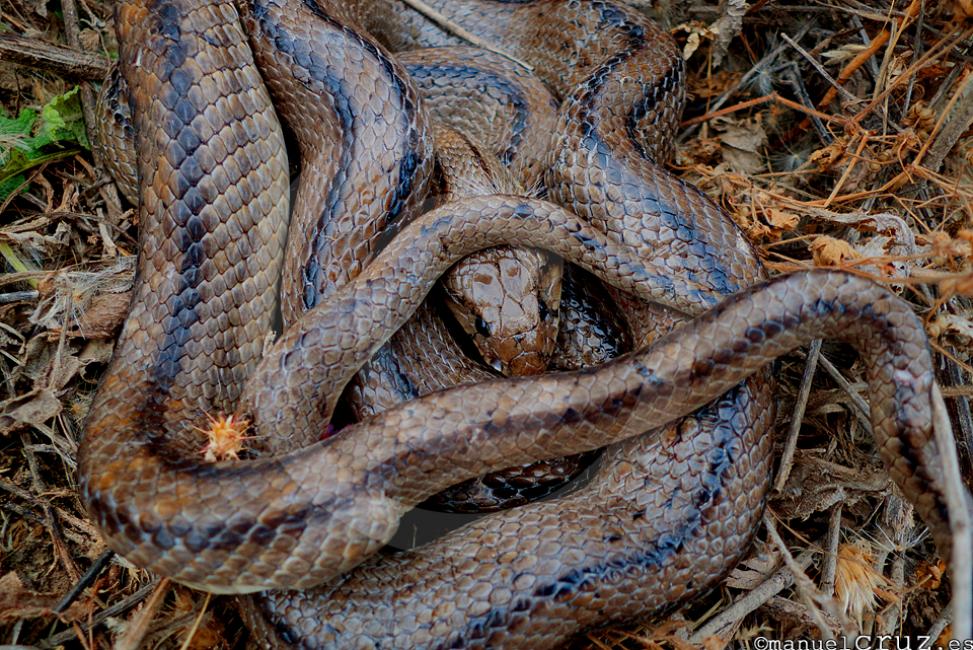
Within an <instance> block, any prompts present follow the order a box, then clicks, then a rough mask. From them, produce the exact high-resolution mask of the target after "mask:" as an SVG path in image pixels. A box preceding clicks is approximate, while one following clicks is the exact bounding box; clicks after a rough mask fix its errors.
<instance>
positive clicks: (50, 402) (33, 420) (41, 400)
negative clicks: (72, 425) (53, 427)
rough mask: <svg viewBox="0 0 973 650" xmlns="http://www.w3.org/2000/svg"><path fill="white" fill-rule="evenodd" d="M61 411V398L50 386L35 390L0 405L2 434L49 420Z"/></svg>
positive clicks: (0, 430)
mask: <svg viewBox="0 0 973 650" xmlns="http://www.w3.org/2000/svg"><path fill="white" fill-rule="evenodd" d="M60 413H61V400H59V399H58V398H57V395H55V394H54V391H52V390H50V389H48V388H41V389H38V390H33V391H31V392H29V393H26V394H25V395H20V396H18V397H14V398H13V399H10V400H7V401H6V402H4V403H3V404H2V405H0V435H7V434H9V433H12V432H13V431H17V430H18V429H21V428H23V427H25V426H32V425H35V424H41V423H43V422H47V421H48V420H51V419H52V418H54V417H57V415H58V414H60Z"/></svg>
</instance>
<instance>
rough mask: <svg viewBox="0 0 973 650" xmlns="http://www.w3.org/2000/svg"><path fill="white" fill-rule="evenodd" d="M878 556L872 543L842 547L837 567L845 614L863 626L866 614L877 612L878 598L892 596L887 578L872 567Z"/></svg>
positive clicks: (836, 588)
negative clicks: (889, 593) (887, 589)
mask: <svg viewBox="0 0 973 650" xmlns="http://www.w3.org/2000/svg"><path fill="white" fill-rule="evenodd" d="M873 561H874V557H873V555H872V551H871V548H869V546H868V543H867V542H864V541H858V542H855V543H852V544H842V545H840V546H839V547H838V561H837V564H836V566H835V581H834V591H835V595H836V596H837V597H838V599H839V600H840V601H841V605H842V607H843V608H844V611H845V613H847V614H850V615H851V616H853V617H854V619H855V621H856V622H857V623H858V626H859V627H861V626H862V621H863V619H864V616H865V613H869V614H870V613H872V612H874V611H875V596H876V595H882V596H883V598H884V597H885V596H886V595H887V594H888V592H887V591H886V590H885V587H886V584H887V581H886V580H885V576H883V575H882V574H881V573H879V572H878V571H876V570H875V569H874V568H873V567H872V563H873Z"/></svg>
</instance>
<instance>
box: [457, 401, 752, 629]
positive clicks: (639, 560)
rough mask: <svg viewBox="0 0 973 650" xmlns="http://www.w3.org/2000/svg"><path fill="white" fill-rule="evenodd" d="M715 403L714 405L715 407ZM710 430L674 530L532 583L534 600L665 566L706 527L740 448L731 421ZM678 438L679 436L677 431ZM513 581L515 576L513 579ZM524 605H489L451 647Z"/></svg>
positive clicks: (502, 623) (503, 623) (503, 624)
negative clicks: (701, 470)
mask: <svg viewBox="0 0 973 650" xmlns="http://www.w3.org/2000/svg"><path fill="white" fill-rule="evenodd" d="M741 390H742V388H740V387H737V388H735V389H733V390H732V391H730V392H729V393H727V394H726V395H724V397H722V398H721V399H720V403H721V404H727V403H732V402H735V401H737V400H739V399H740V397H741V396H740V391H741ZM713 408H718V406H714V407H713ZM714 434H715V435H717V436H719V437H718V441H717V444H716V446H715V448H714V449H713V450H712V452H711V453H710V456H709V460H710V462H709V468H708V472H707V473H706V474H704V475H703V476H701V477H700V486H701V489H700V490H699V492H697V493H696V495H695V498H694V499H693V503H692V507H691V508H688V509H687V510H686V515H687V517H686V519H685V521H684V523H683V525H682V526H681V527H680V528H679V529H678V530H677V531H674V532H672V533H663V534H662V535H661V536H659V537H658V538H656V539H655V540H653V542H652V543H651V544H649V545H646V546H644V547H640V546H636V547H635V548H636V549H638V550H637V551H636V552H634V553H632V554H630V555H627V556H625V557H624V558H616V559H614V560H610V561H607V562H601V563H597V564H592V565H589V566H583V567H578V568H575V569H572V570H570V571H568V572H567V573H565V574H563V575H561V576H559V577H558V578H556V579H555V580H553V581H551V582H548V583H545V584H543V585H540V586H538V587H536V588H535V589H534V591H533V596H534V597H535V598H538V599H548V600H550V601H554V602H557V601H558V600H561V599H564V598H570V597H574V596H577V595H578V594H583V593H590V591H591V589H592V588H597V587H595V585H600V584H604V583H611V582H614V581H617V580H618V579H619V578H620V577H623V575H622V572H623V571H624V572H627V573H629V574H631V573H632V572H633V569H636V570H640V571H642V572H644V571H647V570H650V569H653V568H658V567H661V566H663V565H664V563H665V562H666V560H668V559H669V558H671V557H672V556H674V555H676V554H677V553H679V552H680V551H681V550H682V548H683V547H684V546H685V545H686V544H687V543H688V542H690V541H691V540H692V539H693V537H694V536H695V534H697V533H698V532H699V531H701V530H703V529H705V527H706V524H707V523H708V522H707V520H706V519H705V516H704V511H705V510H707V509H711V508H713V507H715V506H716V505H717V504H718V503H719V499H720V494H721V492H722V489H723V481H724V480H725V479H726V475H727V472H728V471H730V470H732V469H733V465H734V462H735V461H736V455H737V453H738V452H739V450H738V449H737V446H738V444H739V442H738V441H739V437H740V435H741V434H740V432H738V431H736V430H735V429H734V427H733V426H731V425H730V424H728V423H727V422H725V421H723V422H721V423H720V425H719V426H718V427H716V429H715V430H714ZM679 437H680V438H681V436H679ZM678 442H679V440H678V438H677V440H676V441H675V442H674V444H678ZM674 496H675V495H674ZM619 540H620V538H618V537H615V538H614V539H612V538H608V539H606V540H605V541H607V542H609V543H611V542H614V541H619ZM514 581H516V578H515V579H514ZM544 603H545V601H543V600H542V601H540V602H537V601H535V602H534V605H533V607H534V608H539V607H543V606H544ZM528 607H530V601H528V600H519V601H514V603H513V606H512V607H509V608H496V609H492V610H490V611H488V612H487V613H485V614H483V615H482V616H478V617H475V618H473V619H471V620H470V621H469V623H468V624H467V625H466V627H465V629H463V630H461V631H460V633H459V634H458V635H457V636H455V637H454V641H453V646H452V647H461V646H457V642H464V641H465V640H469V639H482V638H485V637H486V635H487V634H488V633H489V631H490V630H491V628H498V629H505V628H509V627H511V625H512V624H513V621H512V618H513V615H514V614H517V613H520V612H523V611H525V610H526V608H528Z"/></svg>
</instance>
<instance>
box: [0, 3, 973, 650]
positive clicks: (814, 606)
mask: <svg viewBox="0 0 973 650" xmlns="http://www.w3.org/2000/svg"><path fill="white" fill-rule="evenodd" d="M633 4H636V3H634V2H633ZM638 4H647V3H638ZM673 4H676V5H678V3H673ZM726 4H727V5H728V6H730V7H731V8H732V7H733V6H736V5H735V3H733V2H729V3H726ZM62 7H63V8H64V11H63V12H62V13H63V15H64V16H65V17H66V18H67V23H65V21H64V20H63V19H62V16H61V14H60V13H56V12H53V11H52V10H50V9H49V8H48V7H47V5H46V4H45V3H44V2H38V1H34V0H16V1H14V2H5V3H2V4H0V22H2V25H3V28H4V30H6V31H12V32H14V33H18V34H22V35H27V36H31V37H36V38H38V39H41V40H42V41H44V42H48V43H52V44H59V45H62V46H68V47H73V48H75V49H77V48H79V47H80V48H84V49H86V50H88V51H89V52H91V53H96V54H104V53H105V52H108V51H111V50H113V49H114V42H113V36H112V31H111V26H110V24H109V23H108V17H109V16H110V10H109V7H108V5H107V2H102V1H101V0H81V1H80V4H79V5H78V6H77V8H76V9H75V7H74V3H73V2H70V1H69V2H63V3H62ZM670 13H671V15H672V16H674V17H675V18H674V19H673V20H672V21H671V22H672V24H673V25H674V30H673V31H674V33H675V35H676V36H677V38H679V39H680V42H681V43H683V44H684V45H685V48H686V52H687V54H688V55H689V68H690V71H691V77H690V93H691V96H692V99H691V102H690V108H689V111H687V116H686V121H685V125H684V126H685V128H684V130H683V132H682V134H681V136H680V153H679V159H678V161H677V162H678V166H679V170H680V173H681V174H682V175H683V176H684V177H685V178H687V179H688V180H690V181H691V182H694V183H696V184H698V185H699V186H700V187H702V188H703V189H704V190H705V191H706V192H708V193H709V194H710V195H712V196H713V197H714V198H716V199H717V200H718V201H720V203H721V204H722V205H723V206H724V207H725V208H726V209H727V210H728V211H729V212H730V214H731V215H732V216H733V218H734V219H736V220H737V222H738V223H739V224H740V225H741V226H742V227H743V228H744V229H745V230H746V232H747V233H748V234H749V235H750V237H751V238H752V239H753V240H754V241H755V242H756V243H757V244H758V245H759V247H760V250H761V252H762V254H763V257H764V260H765V261H766V263H767V265H768V266H769V267H770V268H771V269H773V270H774V271H778V272H785V271H792V270H796V269H804V268H811V267H814V266H832V267H838V268H844V269H848V270H852V271H854V272H857V273H861V274H864V275H867V276H869V277H872V278H874V279H875V280H877V281H879V282H882V283H885V284H887V285H888V286H889V288H890V289H892V290H893V291H896V292H898V293H899V294H901V295H902V296H903V297H905V298H906V299H907V300H909V301H910V302H912V303H913V304H914V305H915V308H916V311H917V312H918V313H919V314H921V316H922V317H923V319H924V322H925V323H926V326H927V331H928V333H929V336H930V340H931V342H932V345H933V348H934V349H935V351H936V353H937V354H938V362H939V373H940V374H939V380H940V382H941V384H942V385H943V387H944V394H945V396H946V398H947V406H948V407H949V413H950V416H951V418H952V421H953V428H954V431H955V435H956V437H957V441H958V445H959V451H960V463H961V469H962V471H963V474H964V476H966V477H967V482H969V481H970V478H971V477H973V422H971V418H970V407H969V398H970V397H971V396H973V379H971V378H973V359H971V350H973V345H971V343H973V319H971V314H973V310H971V298H973V266H971V258H973V253H971V248H973V171H971V170H973V133H971V130H970V125H969V123H970V119H971V114H973V109H971V108H970V107H971V106H973V51H971V50H973V46H971V43H973V40H971V39H973V20H971V14H973V7H971V5H970V3H969V2H967V1H966V0H955V1H954V2H952V3H951V2H944V3H940V4H939V5H937V6H933V3H928V4H923V3H921V2H919V0H913V1H912V2H911V3H908V4H903V3H901V2H900V3H896V4H894V5H888V4H885V3H883V2H882V1H881V0H860V1H859V0H855V1H850V2H828V1H827V0H816V1H814V2H810V3H808V4H790V3H778V2H774V1H772V0H771V1H761V0H757V1H756V2H753V3H752V6H750V8H749V10H748V11H747V12H746V14H745V15H744V16H743V19H742V27H740V26H739V25H738V24H737V23H738V22H739V21H738V20H735V19H734V16H733V15H731V14H732V12H731V14H728V16H726V17H721V16H720V14H719V13H718V11H717V10H716V9H715V8H714V7H705V8H695V9H685V8H683V7H681V6H675V7H672V8H671V12H670ZM66 24H67V28H66V27H65V25H66ZM714 25H715V26H716V27H715V28H714ZM77 28H80V29H77ZM717 61H719V64H718V65H717V64H716V62H717ZM74 83H75V80H65V79H64V78H62V76H61V75H60V74H59V73H58V72H56V71H51V70H46V71H45V70H38V69H36V68H27V67H14V66H10V65H4V66H0V101H2V104H3V107H4V108H5V110H6V111H7V113H8V114H16V112H17V111H18V110H19V109H20V108H23V107H29V106H34V107H39V106H41V105H43V104H44V103H45V102H46V101H47V100H49V99H50V98H51V97H53V96H55V95H58V94H61V93H63V92H65V91H66V90H68V89H69V88H70V87H71V86H72V85H73V84H74ZM87 99H88V100H89V101H90V94H89V95H88V96H87ZM0 141H3V142H7V140H4V139H3V138H0ZM7 144H9V142H7ZM28 181H29V185H28V187H27V189H26V191H25V192H23V193H21V194H18V195H17V196H16V197H15V198H13V199H11V200H9V201H6V202H4V203H3V205H2V206H0V212H2V214H0V255H2V257H3V260H4V262H3V263H4V265H5V267H4V272H5V273H4V275H3V276H2V278H0V366H2V369H3V382H2V386H0V390H2V393H0V545H2V546H0V548H2V552H0V644H2V643H9V644H33V645H38V646H41V647H51V646H55V645H61V644H64V645H70V646H83V647H86V648H88V647H90V648H95V647H106V646H109V645H113V644H117V645H119V646H120V647H181V646H183V644H184V643H186V642H187V641H188V646H187V647H196V648H202V647H214V646H221V645H222V646H228V647H242V645H243V644H244V639H245V638H246V635H245V632H242V631H241V626H240V625H239V624H238V621H237V619H236V618H235V615H234V613H233V611H232V607H231V606H230V605H229V604H228V603H227V601H226V600H225V599H219V598H217V599H214V600H213V601H212V602H210V601H209V600H208V599H207V598H206V597H205V595H203V594H200V593H198V592H193V591H190V590H188V589H185V588H182V587H178V586H175V585H171V584H169V583H168V582H166V581H162V582H159V581H158V580H157V579H156V578H154V577H153V576H150V575H147V574H146V573H145V572H144V571H140V570H138V569H135V568H133V567H130V566H128V565H126V564H125V563H124V562H122V561H121V560H119V559H118V558H115V557H112V556H111V555H110V554H108V553H106V552H105V547H104V544H103V543H102V542H101V541H100V540H99V538H98V535H97V533H96V532H95V530H94V528H93V527H92V525H91V524H90V523H88V522H87V521H86V519H85V514H84V510H83V508H82V506H81V504H80V502H79V500H78V497H77V495H76V490H75V476H74V471H75V465H74V457H75V453H76V450H77V444H78V439H79V436H80V434H81V427H82V421H83V417H84V415H85V413H86V412H87V408H88V404H89V402H90V399H91V395H92V392H93V391H94V389H95V387H96V384H97V381H98V377H99V374H100V373H101V372H102V371H103V369H104V367H105V362H106V361H107V359H108V358H109V357H110V354H111V349H112V341H113V339H114V336H115V334H116V333H117V329H118V326H119V325H120V323H121V321H122V319H123V318H124V315H125V311H126V304H127V300H128V291H129V289H130V285H131V280H132V270H133V257H132V254H133V252H134V251H135V250H136V226H137V224H135V222H134V215H133V212H132V211H131V210H130V209H129V208H128V206H125V205H124V204H122V203H121V202H120V201H119V199H118V195H117V192H116V191H115V189H114V187H113V186H112V185H111V184H110V183H109V182H108V179H107V178H106V177H105V172H104V170H102V169H101V167H100V166H99V164H98V161H95V160H94V159H93V158H92V156H91V155H90V154H88V153H82V154H79V155H73V156H70V157H69V158H66V159H62V160H58V161H55V162H51V163H48V164H45V165H41V166H39V167H37V168H35V169H33V170H32V171H31V172H30V174H29V175H28ZM779 375H780V379H781V385H780V399H781V413H782V415H781V422H780V426H779V427H778V431H779V439H780V449H781V456H782V459H783V460H782V466H781V467H780V469H779V470H778V477H777V483H776V486H777V489H776V490H775V493H774V495H773V497H772V498H771V501H770V507H769V510H768V515H767V517H766V518H765V520H764V526H762V528H761V530H760V531H758V534H757V541H756V543H755V544H754V546H753V550H752V552H751V554H750V555H749V557H747V558H746V559H745V560H744V561H743V562H742V563H741V564H740V566H738V567H737V568H736V569H735V570H734V571H733V572H732V573H731V574H730V576H729V577H728V579H727V580H726V581H725V582H724V584H723V585H722V586H721V587H719V588H717V589H714V590H713V591H711V592H710V593H709V594H708V595H706V596H705V597H703V598H700V599H698V600H696V601H695V602H693V603H692V604H691V605H689V606H688V607H685V608H683V609H682V610H680V611H679V612H678V613H676V614H674V615H671V616H669V617H668V618H666V619H665V620H663V621H661V622H660V621H648V622H646V623H645V624H644V625H642V626H636V627H631V628H627V629H624V630H612V631H606V632H601V633H597V634H592V635H591V636H590V637H588V638H587V639H582V640H580V641H579V642H578V643H577V645H578V646H582V647H589V646H590V647H597V648H616V647H617V648H622V647H625V648H688V647H706V648H722V647H749V646H750V642H751V640H752V639H753V638H755V637H757V636H769V637H775V638H783V637H788V638H812V637H813V638H821V637H826V636H832V635H833V636H838V635H841V634H844V633H849V632H864V633H873V634H890V633H908V634H932V636H934V637H939V636H940V635H941V634H942V635H948V634H949V627H948V620H947V618H946V616H947V613H948V612H947V608H946V605H947V603H948V601H949V599H950V582H949V579H948V574H946V575H945V576H944V573H943V566H942V564H941V563H939V561H938V560H937V558H936V555H935V551H934V549H933V546H932V544H931V542H930V540H929V539H928V536H927V535H926V534H925V533H924V531H923V528H922V526H921V524H919V523H918V522H917V521H916V519H915V517H914V516H913V513H912V509H911V508H910V507H909V505H908V504H906V503H905V502H904V501H903V500H902V499H901V498H900V497H899V496H898V495H897V494H896V493H895V491H894V490H893V489H892V488H891V486H890V485H889V482H888V480H887V478H886V475H885V473H884V472H883V471H882V469H881V466H880V464H879V463H878V461H877V459H876V456H875V454H874V450H873V448H872V443H871V439H870V436H869V435H868V432H867V429H868V425H867V418H865V417H864V416H863V407H862V404H863V398H865V399H867V395H863V390H864V384H863V381H862V375H861V368H860V366H859V365H858V364H857V363H856V361H855V359H854V356H853V355H850V354H849V353H848V351H847V350H846V349H845V348H843V347H840V346H834V345H832V344H830V343H827V342H825V343H824V345H822V346H820V347H819V348H818V347H815V348H812V349H811V351H810V352H809V353H808V354H807V355H804V354H795V355H792V356H790V357H788V358H786V359H784V360H783V363H782V365H781V370H780V373H779ZM795 421H796V422H797V424H795V425H793V426H792V425H791V424H790V423H791V422H795ZM788 433H790V434H791V435H790V436H789V435H788ZM86 578H88V579H87V580H86ZM79 586H80V587H82V588H81V589H78V587H79ZM943 638H944V639H945V638H946V636H944V637H943Z"/></svg>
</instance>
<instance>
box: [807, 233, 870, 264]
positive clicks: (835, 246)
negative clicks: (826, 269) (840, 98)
mask: <svg viewBox="0 0 973 650" xmlns="http://www.w3.org/2000/svg"><path fill="white" fill-rule="evenodd" d="M810 249H811V254H812V255H813V257H814V265H815V266H843V265H844V263H845V262H847V261H849V260H855V259H858V258H859V257H860V255H859V254H858V252H857V251H856V250H855V249H854V248H853V247H852V245H851V244H849V243H848V242H846V241H845V240H843V239H835V238H834V237H830V236H828V235H819V236H818V237H816V238H815V239H814V241H812V242H811V245H810Z"/></svg>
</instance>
